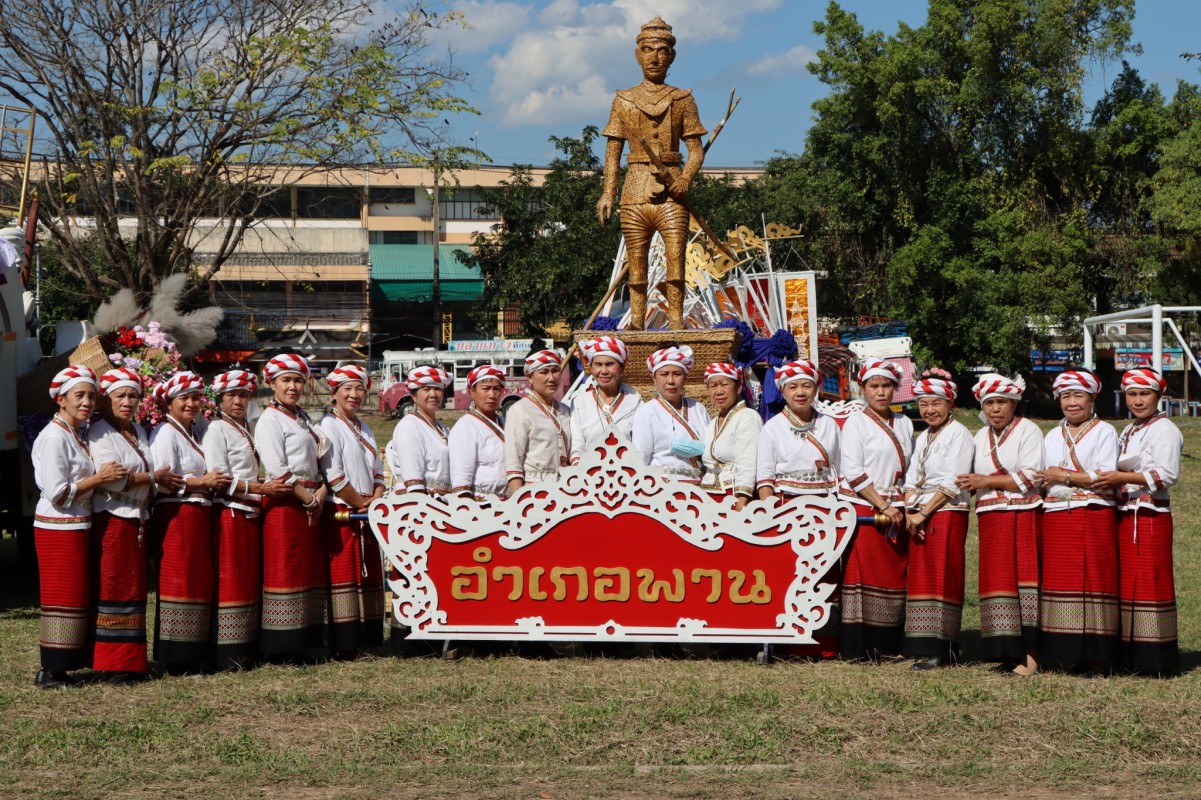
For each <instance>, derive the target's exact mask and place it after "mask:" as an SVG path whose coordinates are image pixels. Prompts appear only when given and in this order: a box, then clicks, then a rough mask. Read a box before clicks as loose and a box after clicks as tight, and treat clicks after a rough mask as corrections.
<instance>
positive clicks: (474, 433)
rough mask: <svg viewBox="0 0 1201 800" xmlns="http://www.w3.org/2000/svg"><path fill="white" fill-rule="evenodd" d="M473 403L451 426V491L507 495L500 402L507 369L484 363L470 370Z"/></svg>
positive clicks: (478, 495)
mask: <svg viewBox="0 0 1201 800" xmlns="http://www.w3.org/2000/svg"><path fill="white" fill-rule="evenodd" d="M467 391H468V392H469V393H470V394H471V407H470V408H468V409H467V413H466V414H464V415H463V416H462V417H460V418H459V421H458V422H457V423H455V426H454V427H453V428H451V429H450V437H449V441H450V452H451V453H453V455H452V456H451V458H450V483H451V491H452V492H454V493H455V494H456V495H459V496H460V497H474V498H475V499H476V500H483V499H484V498H485V497H487V496H488V495H490V494H494V495H496V496H497V497H502V498H503V497H505V496H506V495H507V493H508V490H509V481H508V477H507V476H506V475H505V425H504V420H502V419H501V418H500V413H499V412H500V403H501V400H503V399H504V396H505V371H504V370H502V369H501V368H500V367H495V366H493V365H491V364H483V365H481V366H478V367H476V368H475V369H473V370H472V371H471V372H469V373H468V374H467Z"/></svg>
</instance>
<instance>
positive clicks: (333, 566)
mask: <svg viewBox="0 0 1201 800" xmlns="http://www.w3.org/2000/svg"><path fill="white" fill-rule="evenodd" d="M338 508H340V507H339V506H335V505H334V504H332V503H330V504H327V506H326V517H325V552H326V555H327V557H328V558H329V596H330V602H329V607H330V620H331V622H330V647H331V649H333V651H334V652H336V653H351V652H354V651H355V650H359V649H361V648H364V647H378V646H379V645H382V644H383V643H384V578H383V571H382V569H381V564H382V562H381V560H380V551H379V543H378V542H376V541H375V536H374V535H372V533H371V531H370V529H369V528H368V527H367V524H366V523H364V522H360V521H358V520H354V521H351V522H336V521H335V520H334V518H333V515H334V512H335V511H336V510H337V509H338ZM341 508H344V506H342V507H341Z"/></svg>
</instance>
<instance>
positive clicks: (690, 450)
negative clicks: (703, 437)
mask: <svg viewBox="0 0 1201 800" xmlns="http://www.w3.org/2000/svg"><path fill="white" fill-rule="evenodd" d="M671 452H672V454H673V455H675V456H677V457H678V458H697V457H698V456H700V455H701V453H704V452H705V443H704V442H702V441H700V440H699V439H685V438H679V439H672V440H671Z"/></svg>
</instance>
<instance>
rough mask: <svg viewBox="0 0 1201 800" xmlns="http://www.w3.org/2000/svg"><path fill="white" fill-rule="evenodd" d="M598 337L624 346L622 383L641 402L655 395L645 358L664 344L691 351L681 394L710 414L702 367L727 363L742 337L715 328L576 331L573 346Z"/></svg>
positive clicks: (713, 410)
mask: <svg viewBox="0 0 1201 800" xmlns="http://www.w3.org/2000/svg"><path fill="white" fill-rule="evenodd" d="M601 335H605V336H608V335H613V336H616V337H617V338H618V339H621V340H622V341H623V342H625V343H626V347H628V348H629V350H630V354H629V357H628V358H627V359H626V367H625V371H624V373H623V375H622V380H623V381H624V382H625V383H628V384H629V385H630V386H633V387H634V388H635V389H637V390H638V393H639V394H641V395H642V399H643V400H648V399H650V398H652V397H654V396H655V382H654V380H653V379H652V378H651V376H650V373H649V372H647V370H646V359H647V358H648V357H649V356H650V354H651V353H653V352H655V351H656V350H658V349H659V348H660V347H662V346H663V344H664V343H665V342H677V343H679V344H681V345H685V344H686V345H688V346H689V347H691V348H692V358H693V360H694V361H695V362H696V363H695V364H694V365H693V367H692V369H691V370H689V372H688V382H687V383H686V384H685V385H684V394H685V396H687V397H691V398H692V399H693V400H698V401H700V402H702V403H704V404H705V406H706V407H708V409H709V413H711V414H712V413H715V409H714V407H713V406H711V405H710V404H709V393H708V392H707V391H705V383H704V377H703V376H704V373H705V367H707V366H709V365H710V364H713V363H715V362H719V361H729V360H731V358H732V354H733V353H736V352H737V351H738V348H739V346H740V345H741V338H740V337H739V335H738V331H736V330H735V329H733V328H718V329H716V330H707V331H706V330H683V331H615V332H613V333H612V334H609V333H607V332H604V331H575V332H574V333H573V334H572V338H573V339H575V341H576V343H577V344H578V343H579V342H581V341H583V340H585V339H592V338H595V337H597V336H601Z"/></svg>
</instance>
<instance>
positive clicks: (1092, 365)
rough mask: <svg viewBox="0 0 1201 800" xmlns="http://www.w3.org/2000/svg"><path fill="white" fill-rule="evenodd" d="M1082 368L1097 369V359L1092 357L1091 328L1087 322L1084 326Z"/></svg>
mask: <svg viewBox="0 0 1201 800" xmlns="http://www.w3.org/2000/svg"><path fill="white" fill-rule="evenodd" d="M1084 366H1085V367H1087V368H1088V369H1096V368H1097V359H1096V357H1095V356H1094V355H1093V328H1092V326H1091V325H1089V324H1088V323H1087V322H1086V323H1085V324H1084Z"/></svg>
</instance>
